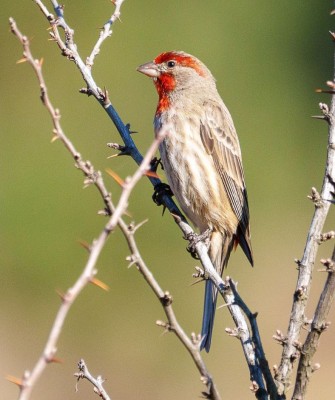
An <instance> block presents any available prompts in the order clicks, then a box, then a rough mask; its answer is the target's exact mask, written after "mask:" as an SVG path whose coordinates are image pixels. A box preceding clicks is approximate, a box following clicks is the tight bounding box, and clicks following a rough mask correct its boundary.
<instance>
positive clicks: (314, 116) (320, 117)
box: [311, 115, 326, 119]
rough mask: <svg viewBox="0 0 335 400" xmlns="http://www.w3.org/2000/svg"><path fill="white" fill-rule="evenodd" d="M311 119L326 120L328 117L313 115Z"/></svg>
mask: <svg viewBox="0 0 335 400" xmlns="http://www.w3.org/2000/svg"><path fill="white" fill-rule="evenodd" d="M311 118H314V119H326V117H325V116H324V115H311Z"/></svg>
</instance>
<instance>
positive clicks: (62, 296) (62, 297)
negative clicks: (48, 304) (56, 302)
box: [56, 289, 65, 301]
mask: <svg viewBox="0 0 335 400" xmlns="http://www.w3.org/2000/svg"><path fill="white" fill-rule="evenodd" d="M56 293H57V294H58V296H59V297H60V298H61V300H62V301H64V300H65V294H64V293H63V292H61V291H60V290H58V289H56Z"/></svg>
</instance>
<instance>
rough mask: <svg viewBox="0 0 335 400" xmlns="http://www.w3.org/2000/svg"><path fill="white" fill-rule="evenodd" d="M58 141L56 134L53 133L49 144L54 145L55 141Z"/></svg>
mask: <svg viewBox="0 0 335 400" xmlns="http://www.w3.org/2000/svg"><path fill="white" fill-rule="evenodd" d="M58 139H59V136H58V134H57V133H54V134H53V135H52V138H51V140H50V143H54V142H55V141H56V140H58Z"/></svg>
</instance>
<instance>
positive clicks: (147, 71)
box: [137, 62, 160, 78]
mask: <svg viewBox="0 0 335 400" xmlns="http://www.w3.org/2000/svg"><path fill="white" fill-rule="evenodd" d="M137 71H138V72H142V74H144V75H147V76H149V77H150V78H158V77H159V75H160V71H159V69H158V66H157V64H155V63H154V62H148V63H146V64H143V65H140V66H139V67H137Z"/></svg>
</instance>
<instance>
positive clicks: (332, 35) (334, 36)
mask: <svg viewBox="0 0 335 400" xmlns="http://www.w3.org/2000/svg"><path fill="white" fill-rule="evenodd" d="M332 12H334V10H333V11H332ZM329 33H330V36H331V37H332V39H333V40H334V41H335V33H334V32H332V31H329Z"/></svg>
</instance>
